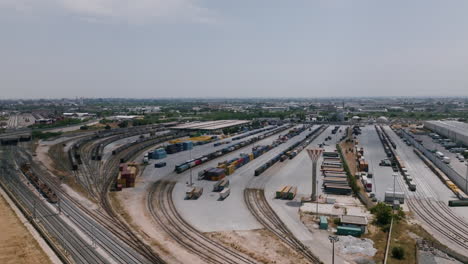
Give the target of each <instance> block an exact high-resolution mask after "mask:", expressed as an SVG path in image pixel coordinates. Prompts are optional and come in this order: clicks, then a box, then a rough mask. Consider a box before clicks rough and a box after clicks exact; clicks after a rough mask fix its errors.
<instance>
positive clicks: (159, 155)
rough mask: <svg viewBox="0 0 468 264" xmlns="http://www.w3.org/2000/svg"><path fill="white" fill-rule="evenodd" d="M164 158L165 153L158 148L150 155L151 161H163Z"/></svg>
mask: <svg viewBox="0 0 468 264" xmlns="http://www.w3.org/2000/svg"><path fill="white" fill-rule="evenodd" d="M165 157H167V153H166V150H164V149H163V148H158V149H156V150H154V151H153V152H152V154H151V159H163V158H165Z"/></svg>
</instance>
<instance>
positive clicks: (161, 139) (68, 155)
mask: <svg viewBox="0 0 468 264" xmlns="http://www.w3.org/2000/svg"><path fill="white" fill-rule="evenodd" d="M151 129H156V130H158V129H160V133H158V132H154V133H153V132H152V131H151ZM137 131H138V132H137ZM163 131H164V132H163ZM174 131H178V132H174ZM174 131H172V130H170V129H169V130H167V128H165V127H161V128H148V129H145V128H140V129H138V130H135V131H132V130H121V131H120V132H119V131H112V132H108V133H107V134H98V133H90V134H89V135H87V136H85V137H80V138H77V139H72V140H70V141H64V142H65V143H58V145H60V146H62V147H64V150H66V151H64V152H63V153H64V156H65V160H66V161H67V162H68V163H65V164H70V166H65V169H66V170H68V171H69V172H70V173H73V174H74V175H76V177H78V179H82V180H83V181H84V182H86V181H89V182H90V186H89V192H90V193H95V194H99V193H100V192H101V191H102V189H99V188H96V187H95V186H99V184H103V183H104V184H106V185H107V184H109V185H107V186H109V187H105V186H106V185H103V186H104V188H109V191H111V192H115V196H114V197H115V199H116V200H117V201H119V206H121V208H122V210H123V212H126V213H128V215H129V216H130V217H132V221H134V222H133V224H135V225H136V226H138V228H141V231H133V230H132V229H127V231H125V232H127V233H128V234H129V237H126V238H125V237H121V238H119V239H122V240H123V241H124V243H140V242H136V241H138V238H137V237H136V236H133V235H131V234H132V233H133V232H144V234H148V235H149V236H154V237H160V238H162V237H161V235H164V236H166V235H167V236H168V238H170V242H169V243H171V245H178V246H180V247H181V248H182V249H183V250H186V249H189V248H193V247H195V248H197V249H198V250H197V253H193V254H194V255H195V256H197V257H199V258H208V256H209V257H210V258H219V257H220V256H221V255H223V256H224V255H225V254H227V255H225V256H227V257H228V258H231V259H232V260H234V259H236V260H238V259H243V261H242V262H248V263H250V261H252V260H251V259H250V258H251V256H252V255H251V254H252V253H251V252H253V251H251V250H252V249H245V250H246V251H242V252H237V251H236V250H235V248H232V247H229V246H227V245H226V244H220V243H219V242H218V240H217V238H215V237H213V236H211V235H207V234H208V233H212V234H217V235H219V234H229V235H230V236H233V235H234V234H237V232H244V233H245V234H249V236H251V235H254V234H256V233H257V232H259V231H258V230H264V232H268V234H269V235H268V236H271V238H268V237H267V238H266V239H273V237H274V240H272V241H276V242H272V243H279V244H280V245H283V246H287V247H288V248H290V250H292V251H291V252H295V253H294V254H299V255H300V256H302V257H301V258H303V259H307V260H308V262H311V263H318V262H317V259H321V258H324V257H326V253H325V252H326V251H327V250H328V249H329V246H328V245H327V244H326V243H322V242H321V241H326V239H327V237H328V235H331V234H333V235H338V236H347V235H351V236H356V237H360V236H362V234H363V233H365V232H366V231H365V230H364V231H363V229H362V228H361V227H356V225H357V224H356V223H351V222H352V221H351V222H350V223H347V222H346V221H344V222H342V223H341V224H340V225H338V226H336V227H335V228H334V229H330V228H329V227H330V226H329V225H330V223H331V221H332V220H331V219H330V218H339V217H343V216H344V215H348V216H350V217H351V216H353V217H355V218H356V219H357V218H360V217H364V218H366V219H367V218H368V217H369V216H370V213H369V212H368V211H367V210H366V209H365V206H364V205H362V204H361V202H360V201H359V200H358V199H357V198H356V197H354V195H353V189H352V188H351V185H350V183H349V177H348V174H347V172H346V171H345V164H344V160H342V159H341V156H340V154H339V153H338V150H337V148H336V145H337V144H338V143H339V142H342V141H344V140H346V135H347V133H348V132H350V133H352V137H353V139H354V145H353V147H351V148H349V149H343V150H342V151H343V152H353V153H355V154H356V155H355V156H356V160H355V169H356V174H355V175H354V176H355V177H356V179H357V180H358V181H359V182H360V184H361V186H363V188H364V191H365V192H366V193H367V195H368V196H369V197H370V198H374V199H376V201H382V202H385V203H386V204H388V205H389V206H395V205H398V206H400V207H401V208H403V210H405V211H409V210H412V211H414V212H415V213H416V216H415V217H416V219H418V221H421V222H422V223H424V224H426V223H427V225H429V226H431V224H432V225H434V223H430V221H427V220H426V219H428V218H427V217H428V214H432V215H433V214H434V213H428V212H430V210H429V209H426V208H432V207H434V208H432V209H433V210H436V209H437V210H438V212H439V216H438V219H439V220H440V221H448V220H447V219H445V218H444V214H447V215H448V216H450V215H451V214H453V215H460V216H459V217H464V215H465V214H466V213H464V212H463V211H462V210H461V209H463V208H464V207H466V203H465V202H464V201H465V200H463V198H464V194H463V193H462V192H461V191H460V189H459V188H458V187H457V186H456V185H455V184H454V183H453V181H451V180H450V179H449V178H448V177H447V175H446V174H445V173H444V172H443V170H442V169H440V168H438V166H437V164H433V163H431V161H430V159H429V158H427V157H426V156H425V155H424V154H423V153H422V152H421V151H419V150H418V149H416V148H415V147H416V144H415V142H416V143H417V142H420V141H416V138H414V142H413V141H411V140H409V139H406V138H405V136H404V134H403V133H404V131H400V130H397V129H393V130H392V129H391V128H390V127H389V126H380V125H376V126H374V125H367V126H337V125H323V124H320V125H311V124H294V123H287V124H282V125H279V126H278V125H273V126H270V125H268V126H265V127H260V128H257V129H252V130H250V131H242V132H238V133H235V134H233V135H231V136H213V135H211V134H208V135H196V136H193V137H190V136H189V135H188V134H186V133H185V132H184V129H176V130H174ZM139 133H140V134H139ZM417 133H418V136H424V134H423V133H422V132H421V131H418V132H417ZM421 141H422V142H424V140H423V139H421ZM408 142H410V144H408ZM65 148H66V149H65ZM309 148H321V149H322V150H323V152H322V154H321V155H320V156H319V158H318V161H317V164H318V168H317V176H318V178H317V181H318V182H317V186H318V189H317V197H318V198H317V200H316V201H311V193H312V179H311V166H312V164H311V161H310V158H309V157H308V154H307V151H304V149H309ZM439 152H440V153H437V152H435V153H434V156H435V157H436V158H437V159H439V160H440V161H441V162H442V163H444V164H447V163H446V162H444V159H443V158H444V157H446V154H445V153H444V152H442V151H439ZM348 162H349V161H348ZM451 163H453V160H452V161H451V162H450V164H451ZM348 166H350V164H348ZM421 166H422V167H421ZM93 171H97V172H99V173H98V174H97V175H93V173H92V172H93ZM104 171H108V172H109V173H108V174H105V175H109V176H108V178H102V179H99V178H96V177H100V176H99V175H101V173H102V172H104ZM22 172H23V174H24V175H25V176H26V178H28V179H30V181H31V183H33V186H35V188H36V190H37V192H38V194H40V195H41V196H42V197H44V198H45V199H46V200H47V201H48V202H49V203H50V204H52V205H55V204H57V203H58V197H59V195H58V194H57V192H56V189H55V187H53V185H49V184H50V183H48V182H47V181H44V180H41V179H39V177H35V176H34V174H31V172H30V170H29V169H28V166H27V165H24V166H23V167H22ZM422 177H425V178H422ZM426 177H436V178H435V179H437V180H438V183H437V184H436V185H434V186H430V185H428V184H427V182H428V179H426ZM432 180H434V178H432ZM440 186H444V188H445V189H443V188H440ZM435 188H440V189H438V190H436V189H435ZM447 191H449V192H447ZM422 197H425V198H428V197H429V198H428V199H434V200H425V199H422ZM457 198H458V199H457ZM105 199H106V198H105V197H103V198H102V200H101V202H102V203H103V206H104V208H106V209H105V210H109V212H110V210H112V209H110V207H108V205H107V202H105V201H106V200H105ZM142 201H144V202H143V203H142ZM439 201H440V202H441V204H438V202H439ZM431 206H432V207H431ZM441 206H444V207H441ZM437 210H436V211H437ZM448 210H450V211H448ZM141 212H147V214H146V213H145V215H144V216H141ZM449 212H450V213H449ZM304 214H306V215H311V216H314V215H317V214H318V216H319V217H317V219H316V220H314V226H315V225H316V227H313V228H316V229H317V230H321V231H323V232H324V233H320V234H316V233H315V231H313V232H310V230H309V228H311V226H309V225H305V224H304V222H303V221H304V219H303V215H304ZM138 215H140V216H139V217H138ZM325 217H327V218H328V219H327V218H325ZM444 219H445V220H444ZM114 221H122V220H117V219H116V220H114ZM119 223H120V224H119V225H125V223H124V222H119ZM366 223H367V222H366ZM436 223H437V222H436ZM454 224H455V223H454ZM366 225H367V224H366ZM437 228H438V229H436V233H435V234H436V235H437V236H438V238H439V239H440V240H441V241H445V242H446V243H452V244H455V248H456V249H460V248H463V246H462V245H460V244H459V243H458V242H457V240H454V241H452V242H450V241H449V240H447V237H446V236H445V235H444V234H446V233H445V232H444V231H443V230H442V229H441V228H440V227H437ZM262 232H263V231H262ZM460 232H462V230H460ZM285 237H289V238H290V239H288V240H284V238H285ZM324 239H325V240H324ZM125 241H127V242H125ZM130 241H133V242H130ZM447 241H449V242H447ZM235 243H238V242H235ZM457 243H458V244H457ZM139 245H140V246H137V245H136V244H135V248H136V250H137V252H139V253H138V254H141V255H142V256H144V257H145V258H146V257H148V258H154V257H155V255H153V254H152V253H149V252H147V251H146V250H144V248H145V247H144V246H143V245H142V244H139ZM241 245H242V243H241V244H237V245H236V247H238V246H241ZM204 247H209V248H211V251H208V252H205V251H203V250H202V248H204ZM169 250H173V249H169ZM239 254H240V255H239ZM337 259H338V260H339V261H340V262H341V263H345V261H346V260H345V259H346V257H345V256H337ZM155 262H157V261H155ZM234 262H235V261H234ZM253 262H255V261H253Z"/></svg>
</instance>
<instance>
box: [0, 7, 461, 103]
mask: <svg viewBox="0 0 468 264" xmlns="http://www.w3.org/2000/svg"><path fill="white" fill-rule="evenodd" d="M0 34H1V35H0V89H1V92H0V98H11V97H14V98H19V97H27V98H30V97H43V98H48V97H75V96H84V97H261V96H268V97H281V96H288V97H293V96H294V97H301V96H304V97H324V96H379V95H382V96H385V95H409V96H438V95H442V96H458V95H463V96H468V1H466V0H450V1H446V0H445V1H443V0H440V1H432V0H421V1H417V0H411V1H408V0H401V1H400V0H391V1H378V0H368V1H359V0H342V1H341V0H323V1H314V0H305V1H299V0H298V1H296V0H289V1H288V0H282V1H275V0H265V1H255V0H248V1H244V0H233V1H228V0H211V1H202V0H200V1H197V0H0Z"/></svg>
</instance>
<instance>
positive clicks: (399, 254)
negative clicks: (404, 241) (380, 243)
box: [392, 246, 405, 259]
mask: <svg viewBox="0 0 468 264" xmlns="http://www.w3.org/2000/svg"><path fill="white" fill-rule="evenodd" d="M392 257H394V258H396V259H404V258H405V249H404V248H403V247H400V246H396V247H393V248H392Z"/></svg>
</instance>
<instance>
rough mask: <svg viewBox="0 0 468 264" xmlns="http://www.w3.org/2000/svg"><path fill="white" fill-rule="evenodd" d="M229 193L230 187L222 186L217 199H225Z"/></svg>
mask: <svg viewBox="0 0 468 264" xmlns="http://www.w3.org/2000/svg"><path fill="white" fill-rule="evenodd" d="M230 193H231V189H230V188H224V189H223V190H222V191H221V192H219V199H220V200H224V199H226V197H228V196H229V194H230Z"/></svg>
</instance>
